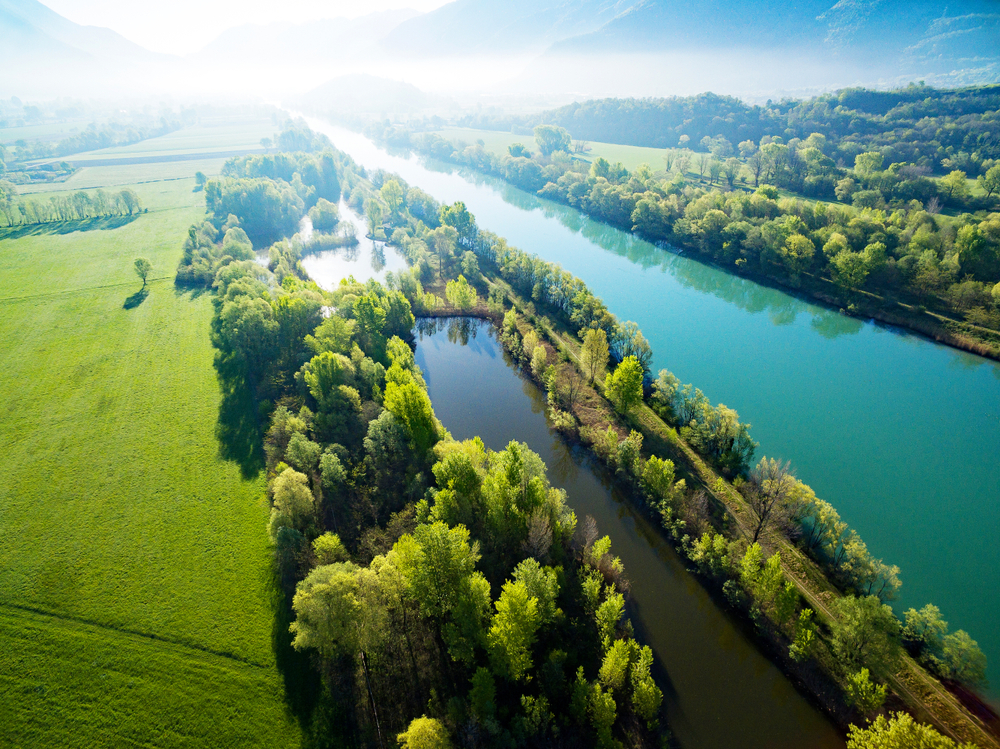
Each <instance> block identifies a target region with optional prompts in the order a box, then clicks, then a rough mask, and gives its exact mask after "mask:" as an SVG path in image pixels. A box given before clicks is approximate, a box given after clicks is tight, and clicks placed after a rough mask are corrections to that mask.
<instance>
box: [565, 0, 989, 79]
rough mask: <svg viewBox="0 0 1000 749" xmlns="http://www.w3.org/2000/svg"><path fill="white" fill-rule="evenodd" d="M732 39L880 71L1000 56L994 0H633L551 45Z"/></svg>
mask: <svg viewBox="0 0 1000 749" xmlns="http://www.w3.org/2000/svg"><path fill="white" fill-rule="evenodd" d="M705 47H708V48H720V49H729V48H732V47H738V48H748V49H759V50H765V49H766V50H767V51H769V52H772V53H773V52H780V51H782V50H787V51H796V50H802V51H809V52H810V53H811V54H814V55H816V54H818V55H830V56H833V57H837V58H840V59H843V60H845V61H855V62H859V63H860V62H863V63H864V64H866V65H868V66H874V67H875V68H876V69H877V70H878V72H880V73H882V74H894V73H897V72H899V73H901V72H904V71H905V70H906V69H907V68H910V67H912V66H914V65H917V66H918V67H923V68H927V69H928V70H929V71H930V70H937V71H946V70H951V69H953V68H956V67H968V66H969V65H971V64H974V61H979V62H980V63H983V62H987V61H995V60H997V59H998V58H1000V2H998V0H960V1H959V2H954V1H952V2H944V1H943V0H840V1H839V2H833V0H797V1H796V2H790V3H769V2H761V1H760V0H757V1H756V2H739V1H737V0H703V1H702V2H699V3H697V4H693V3H689V2H682V1H681V0H641V2H639V3H638V4H636V5H635V6H633V7H632V8H630V9H628V10H627V11H626V12H624V13H622V14H620V15H618V16H617V17H615V18H614V19H612V20H611V21H609V22H608V23H606V24H604V25H603V26H602V27H601V28H600V29H598V30H596V31H594V32H591V33H589V34H585V35H579V36H577V37H574V38H571V39H565V40H562V41H560V42H557V43H556V44H554V45H553V47H552V52H554V53H563V54H565V53H574V54H579V53H591V54H592V53H594V52H620V51H622V50H631V51H634V52H644V51H665V50H677V49H695V48H698V49H704V48H705Z"/></svg>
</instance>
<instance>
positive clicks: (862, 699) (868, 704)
mask: <svg viewBox="0 0 1000 749" xmlns="http://www.w3.org/2000/svg"><path fill="white" fill-rule="evenodd" d="M844 693H845V695H846V697H847V704H849V705H851V706H852V707H855V708H857V709H858V712H860V713H861V714H862V715H867V714H868V713H873V712H875V711H876V710H878V709H879V708H880V707H882V705H883V704H884V703H885V693H886V686H885V685H884V684H875V683H874V682H872V680H871V679H870V678H869V676H868V669H867V668H862V669H861V670H860V671H858V672H857V673H854V674H851V675H850V676H848V677H847V685H846V686H845V688H844Z"/></svg>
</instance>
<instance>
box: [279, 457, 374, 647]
mask: <svg viewBox="0 0 1000 749" xmlns="http://www.w3.org/2000/svg"><path fill="white" fill-rule="evenodd" d="M286 473H287V471H286ZM357 572H358V568H357V567H355V566H354V565H353V564H351V563H350V562H342V563H338V564H329V565H324V566H322V567H317V568H316V569H314V570H313V571H312V572H310V573H309V575H308V576H306V579H305V580H303V581H302V582H301V583H299V585H298V588H297V589H296V591H295V598H294V599H293V601H292V608H293V609H294V610H295V621H294V622H292V624H291V626H290V627H289V629H290V630H291V632H292V634H293V635H294V639H293V640H292V645H293V646H294V647H295V649H296V650H305V649H307V648H312V649H315V650H316V651H318V652H319V654H320V655H321V656H323V657H324V658H333V657H334V656H337V655H354V653H355V652H356V651H357V649H358V647H359V641H358V621H359V618H360V616H361V603H360V602H359V601H358V575H357Z"/></svg>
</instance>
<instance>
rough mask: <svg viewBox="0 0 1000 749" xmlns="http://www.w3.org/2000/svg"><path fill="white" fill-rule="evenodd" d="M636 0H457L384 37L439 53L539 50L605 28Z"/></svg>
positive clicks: (396, 48)
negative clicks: (501, 0) (606, 24)
mask: <svg viewBox="0 0 1000 749" xmlns="http://www.w3.org/2000/svg"><path fill="white" fill-rule="evenodd" d="M634 2H635V0H570V1H567V0H506V1H504V2H498V1H497V0H456V2H452V3H449V4H448V5H444V6H442V7H440V8H438V9H437V10H434V11H432V12H430V13H427V14H425V15H423V16H420V17H418V18H414V19H411V20H409V21H407V22H405V23H401V24H400V25H399V26H397V27H396V28H395V29H393V30H392V31H391V32H390V33H389V34H388V35H387V36H386V38H385V40H384V42H383V44H384V46H385V49H386V50H387V51H389V52H392V53H395V54H403V55H431V56H434V57H440V56H450V55H466V54H486V55H498V56H499V55H503V54H505V53H510V52H516V53H519V52H524V51H536V52H540V51H542V50H544V49H545V48H546V47H548V46H549V45H551V44H552V43H554V42H557V41H559V40H560V39H566V38H568V37H571V36H576V35H580V34H586V33H588V32H591V31H594V30H596V29H598V28H600V27H601V26H602V25H603V24H605V23H607V22H608V21H610V20H612V19H613V18H615V16H617V15H618V14H620V13H622V12H623V11H625V10H627V9H628V8H629V7H631V6H632V5H633V4H634Z"/></svg>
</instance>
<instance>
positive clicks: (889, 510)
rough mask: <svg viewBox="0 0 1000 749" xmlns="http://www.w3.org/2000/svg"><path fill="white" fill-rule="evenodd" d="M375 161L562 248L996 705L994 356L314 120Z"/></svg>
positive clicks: (997, 416)
mask: <svg viewBox="0 0 1000 749" xmlns="http://www.w3.org/2000/svg"><path fill="white" fill-rule="evenodd" d="M309 123H310V126H312V127H313V128H314V129H316V130H318V131H320V132H323V133H326V134H327V135H328V136H329V137H330V138H331V140H332V141H333V143H334V145H336V146H337V147H338V148H340V149H341V150H343V151H345V152H346V153H348V154H350V155H351V156H352V157H353V158H354V159H355V160H356V161H357V162H358V163H359V164H361V165H363V166H365V167H366V168H369V169H385V170H387V171H391V172H396V173H398V174H400V175H401V176H402V177H403V178H404V179H405V180H407V181H408V182H410V183H411V184H412V185H416V186H419V187H420V188H421V189H423V190H426V191H427V192H429V193H430V194H431V195H433V196H434V197H435V198H436V199H437V200H439V201H443V202H449V203H450V202H453V201H455V200H462V201H464V202H465V204H466V205H467V206H468V207H469V210H471V211H472V212H473V213H474V214H475V215H476V218H477V221H478V223H479V225H480V226H481V227H482V228H484V229H489V230H490V231H493V232H496V233H497V234H499V235H501V236H503V237H506V238H507V240H508V241H510V242H511V244H513V245H515V246H517V247H520V248H521V249H523V250H526V251H528V252H532V253H535V254H537V255H539V256H540V257H542V258H544V259H545V260H549V261H552V262H556V263H559V264H561V265H562V266H563V267H564V268H565V269H566V270H568V271H570V272H571V273H573V274H574V275H576V276H578V277H580V278H581V279H583V280H584V281H585V282H586V283H587V284H588V285H589V286H590V288H591V289H592V290H593V291H594V293H596V294H597V295H598V296H600V297H601V298H602V299H603V300H604V301H605V303H606V304H607V305H608V308H609V309H610V310H611V311H612V312H614V313H615V314H616V315H617V316H618V317H619V319H622V320H634V321H636V322H637V323H638V324H639V326H640V327H641V328H642V331H643V333H644V334H645V335H646V337H647V338H648V339H649V341H650V343H651V344H652V347H653V353H654V360H653V369H654V371H655V370H657V369H659V368H661V367H666V368H668V369H670V370H671V371H673V372H674V374H676V375H677V376H678V377H680V379H681V380H682V381H683V382H692V383H694V384H695V385H696V386H697V387H699V388H701V389H702V390H703V391H704V392H705V394H706V395H707V396H708V397H709V398H710V399H711V400H712V401H713V402H723V403H725V404H726V405H727V406H730V407H731V408H735V409H736V410H737V411H738V412H739V413H740V416H741V417H742V419H743V420H744V421H746V422H750V423H751V424H752V425H753V429H752V434H753V436H754V438H755V439H757V440H758V441H759V442H760V449H759V450H758V453H757V455H758V456H761V455H768V456H772V457H779V458H782V459H788V460H791V462H792V465H793V467H794V468H795V469H796V471H797V474H798V477H799V478H800V479H801V480H803V481H805V482H806V483H807V484H809V485H810V486H812V487H813V489H815V490H816V493H817V494H818V495H819V496H820V497H822V498H824V499H826V500H828V501H829V502H831V503H832V504H833V505H834V507H836V508H837V509H838V511H839V512H840V513H841V515H842V517H843V519H844V520H845V521H846V522H847V523H849V524H850V526H851V527H852V528H854V529H856V530H857V531H858V532H859V533H860V534H861V536H862V538H863V539H864V540H865V541H866V542H867V544H868V547H869V549H870V550H871V552H872V553H873V554H874V555H875V556H876V557H880V558H883V559H884V560H885V561H886V562H887V563H890V564H897V565H899V566H900V568H901V569H902V574H901V578H902V581H903V588H902V591H901V595H900V599H899V601H897V602H896V603H895V606H896V609H897V611H898V612H900V613H902V611H904V610H905V609H907V608H909V607H911V606H913V607H916V608H919V607H921V606H923V605H924V604H926V603H934V604H936V605H938V606H939V607H940V608H941V610H942V613H943V614H944V618H945V619H946V620H947V621H948V622H949V623H950V624H951V629H952V630H953V631H954V630H957V629H965V630H967V631H968V632H969V633H970V634H971V635H972V637H973V638H974V639H976V640H978V642H979V644H980V646H981V647H982V648H983V650H984V651H985V653H986V656H987V658H988V660H989V662H990V664H991V666H990V669H989V674H990V675H991V681H992V689H991V690H989V691H988V693H987V696H988V697H989V698H990V699H991V700H992V701H993V702H994V704H996V705H998V706H1000V668H998V667H1000V617H998V616H997V615H996V613H997V612H998V611H1000V543H997V541H996V533H997V529H998V528H1000V364H998V363H996V362H991V361H989V360H986V359H983V358H981V357H977V356H973V355H971V354H966V353H963V352H960V351H956V350H954V349H951V348H948V347H946V346H940V345H938V344H935V343H933V342H931V341H928V340H926V339H924V338H921V337H919V336H916V335H910V334H907V333H905V332H903V331H900V330H897V329H893V328H889V327H886V326H881V325H876V324H873V323H871V322H864V321H860V320H856V319H854V318H850V317H846V316H844V315H841V314H839V313H838V312H836V311H834V310H829V309H825V308H823V307H820V306H817V305H815V304H811V303H808V302H806V301H803V300H801V299H799V298H797V297H795V296H792V295H790V294H788V293H786V292H785V291H782V290H780V289H774V288H769V287H766V286H762V285H760V284H757V283H755V282H753V281H750V280H747V279H744V278H740V277H739V276H736V275H733V274H730V273H727V272H725V271H723V270H720V269H718V268H714V267H711V266H708V265H705V264H703V263H700V262H697V261H695V260H691V259H688V258H686V257H683V256H680V255H678V254H676V253H675V252H673V251H669V250H664V249H661V248H658V247H655V246H654V245H652V244H650V243H648V242H644V241H642V240H641V239H638V238H637V237H635V236H633V235H631V234H628V233H626V232H622V231H619V230H617V229H614V228H611V227H609V226H607V225H605V224H601V223H599V222H596V221H592V220H590V219H589V218H587V217H586V216H584V215H583V214H581V213H580V212H578V211H576V210H574V209H572V208H569V207H567V206H563V205H559V204H556V203H552V202H550V201H545V200H541V199H539V198H538V197H537V196H535V195H531V194H528V193H525V192H523V191H521V190H518V189H516V188H513V187H511V186H510V185H507V184H505V183H503V182H501V181H499V180H496V179H493V178H488V177H483V176H482V175H480V174H477V173H475V172H471V171H468V170H462V171H458V170H455V169H454V168H452V167H450V166H449V165H446V164H442V163H439V162H434V161H431V160H426V159H420V158H415V157H414V158H403V157H400V156H395V155H391V154H389V153H386V152H385V151H384V150H381V149H379V148H377V147H375V146H374V145H373V144H372V143H371V141H369V140H367V139H366V138H364V137H362V136H360V135H358V134H356V133H352V132H350V131H347V130H344V129H342V128H337V127H333V126H330V125H329V124H327V123H324V122H322V121H320V120H315V119H310V120H309Z"/></svg>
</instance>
